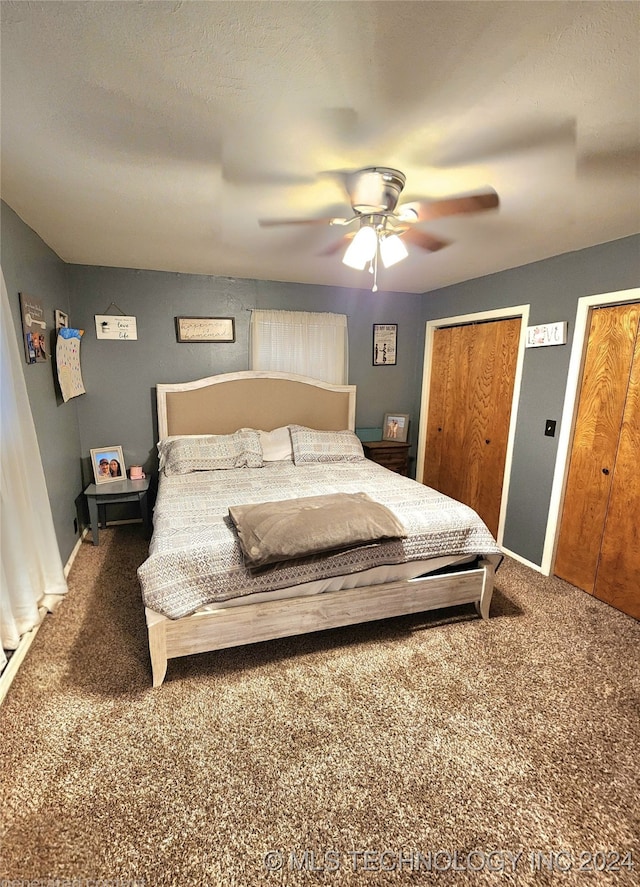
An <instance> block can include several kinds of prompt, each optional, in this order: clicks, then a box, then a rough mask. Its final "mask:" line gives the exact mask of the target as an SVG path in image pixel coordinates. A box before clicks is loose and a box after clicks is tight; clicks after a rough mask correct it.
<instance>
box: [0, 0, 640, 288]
mask: <svg viewBox="0 0 640 887" xmlns="http://www.w3.org/2000/svg"><path fill="white" fill-rule="evenodd" d="M1 8H2V31H1V40H2V43H1V75H2V80H1V87H2V105H1V137H2V197H3V199H4V200H6V202H7V203H8V204H9V205H10V206H11V207H12V208H13V209H14V210H15V211H16V212H17V213H18V214H19V215H20V217H21V218H22V219H24V221H25V222H26V223H27V224H28V225H30V226H31V227H32V228H33V229H34V230H35V231H36V232H37V233H38V234H39V235H40V236H41V237H42V238H43V240H45V241H46V243H48V244H49V245H50V246H51V247H52V248H53V249H54V250H55V251H56V253H57V254H58V255H59V256H60V257H61V258H63V259H64V260H65V261H67V262H73V263H86V264H95V265H108V266H121V267H130V268H144V269H156V270H166V271H182V272H191V273H197V274H213V275H219V276H225V277H226V276H229V277H245V278H256V279H268V280H283V281H298V282H312V283H322V284H327V285H340V286H353V287H368V286H369V285H370V280H369V277H368V274H367V271H363V272H359V271H354V270H353V269H350V268H347V267H345V266H344V265H343V264H342V262H341V254H340V253H336V254H334V255H332V256H329V257H326V256H320V255H319V253H321V252H322V251H323V250H324V249H326V248H327V247H330V246H331V244H333V243H334V242H335V241H336V239H337V238H338V237H339V236H341V233H343V232H341V231H340V229H336V228H335V227H333V228H332V227H329V226H328V225H327V226H324V225H311V226H299V227H290V226H287V227H277V228H262V227H260V226H259V225H258V219H260V218H280V217H285V218H288V217H292V216H293V217H303V218H314V217H320V216H327V215H341V216H344V215H347V214H349V206H348V202H347V201H346V195H345V191H344V189H343V186H342V184H341V179H340V177H339V176H336V175H332V174H331V173H332V171H336V170H346V169H357V168H360V167H364V166H390V167H395V168H397V169H400V170H402V171H403V172H404V173H405V174H406V176H407V185H406V188H405V191H404V193H403V195H402V200H405V199H406V200H410V199H411V198H416V197H428V198H438V197H442V196H448V195H457V194H462V193H467V192H470V191H476V190H479V189H482V188H484V187H486V186H489V185H490V186H493V187H494V188H495V189H496V190H497V192H498V194H499V195H500V199H501V205H500V208H499V209H498V210H492V211H489V212H485V213H480V214H475V215H468V216H454V217H451V218H443V219H437V220H435V221H432V222H430V223H428V224H427V223H421V227H423V228H424V230H427V231H429V232H430V233H433V234H436V235H438V236H441V237H443V238H444V239H447V240H451V241H452V244H451V245H450V246H448V247H447V248H446V249H443V250H441V251H440V252H437V253H427V252H424V251H421V250H419V249H417V248H415V247H410V256H409V258H408V259H407V260H406V261H405V262H402V263H401V264H399V265H397V266H395V267H393V268H391V269H388V270H385V271H382V272H381V275H380V280H379V284H380V288H381V289H388V290H396V291H408V292H425V291H427V290H430V289H434V288H436V287H439V286H443V285H446V284H450V283H454V282H457V281H460V280H465V279H470V278H473V277H478V276H481V275H485V274H489V273H491V272H494V271H500V270H503V269H505V268H509V267H514V266H517V265H522V264H525V263H528V262H532V261H536V260H538V259H542V258H545V257H548V256H550V255H555V254H558V253H563V252H568V251H571V250H575V249H580V248H582V247H586V246H590V245H593V244H596V243H603V242H606V241H609V240H615V239H616V238H619V237H624V236H626V235H629V234H633V233H636V232H638V231H640V152H639V146H640V5H639V4H638V3H636V2H612V3H598V2H586V3H582V2H543V3H538V2H534V0H531V2H526V3H522V2H511V3H501V2H401V0H395V2H367V0H363V2H349V0H344V2H255V3H254V2H185V3H179V2H124V3H122V2H100V0H97V2H44V3H31V2H10V0H3V2H2V4H1ZM401 202H402V201H401Z"/></svg>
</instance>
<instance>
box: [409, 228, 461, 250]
mask: <svg viewBox="0 0 640 887" xmlns="http://www.w3.org/2000/svg"><path fill="white" fill-rule="evenodd" d="M402 237H403V239H404V240H406V241H407V242H408V243H412V244H413V245H414V246H419V247H420V249H426V250H427V252H430V253H435V252H437V251H438V250H439V249H444V247H445V246H449V244H450V243H451V241H450V240H442V238H441V237H434V235H433V234H429V233H428V232H427V231H420V229H419V228H408V229H407V230H406V231H405V232H404V234H403V235H402Z"/></svg>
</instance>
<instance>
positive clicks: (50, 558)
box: [0, 269, 67, 672]
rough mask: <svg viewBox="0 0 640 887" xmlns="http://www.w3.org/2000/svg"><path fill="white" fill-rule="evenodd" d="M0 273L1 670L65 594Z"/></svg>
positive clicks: (33, 432) (30, 417)
mask: <svg viewBox="0 0 640 887" xmlns="http://www.w3.org/2000/svg"><path fill="white" fill-rule="evenodd" d="M0 277H1V278H2V315H1V320H2V323H1V325H0V326H1V332H2V338H1V340H0V385H1V387H0V438H1V444H0V539H1V552H2V571H1V576H0V639H1V640H2V645H1V646H0V672H1V671H2V669H3V668H4V666H5V665H6V656H5V655H4V652H3V650H15V649H16V647H17V646H18V643H19V641H20V637H21V636H22V635H23V634H24V633H25V632H27V631H30V630H31V629H32V628H34V627H35V626H36V625H37V624H38V623H39V622H40V619H41V617H40V613H39V608H40V607H47V606H48V602H47V600H46V596H48V595H59V594H64V593H65V592H66V590H67V583H66V580H65V578H64V570H63V566H62V560H61V558H60V551H59V549H58V543H57V540H56V535H55V530H54V526H53V517H52V515H51V507H50V505H49V499H48V497H47V486H46V482H45V476H44V469H43V467H42V461H41V459H40V450H39V449H38V441H37V438H36V430H35V426H34V424H33V416H32V415H31V408H30V406H29V398H28V395H27V386H26V383H25V379H24V375H23V370H22V359H21V356H20V349H19V347H18V343H17V341H16V335H15V327H14V324H13V318H12V316H11V309H10V307H9V298H8V295H7V288H6V286H5V282H4V275H2V271H1V269H0Z"/></svg>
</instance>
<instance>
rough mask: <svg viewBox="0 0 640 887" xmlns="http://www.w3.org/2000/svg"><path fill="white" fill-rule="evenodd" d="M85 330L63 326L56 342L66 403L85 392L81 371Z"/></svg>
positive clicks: (59, 375)
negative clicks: (81, 352)
mask: <svg viewBox="0 0 640 887" xmlns="http://www.w3.org/2000/svg"><path fill="white" fill-rule="evenodd" d="M83 334H84V330H76V329H72V328H71V327H61V328H60V329H59V330H58V340H57V342H56V364H57V367H58V381H59V383H60V391H61V392H62V399H63V400H64V402H65V403H66V402H67V401H68V400H70V399H71V398H72V397H77V396H78V395H79V394H84V393H85V388H84V383H83V381H82V373H81V372H80V339H81V338H82V336H83Z"/></svg>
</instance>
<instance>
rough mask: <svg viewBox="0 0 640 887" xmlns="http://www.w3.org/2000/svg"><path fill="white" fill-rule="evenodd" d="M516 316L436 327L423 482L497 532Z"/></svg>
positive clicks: (517, 336) (514, 361) (515, 348)
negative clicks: (456, 501)
mask: <svg viewBox="0 0 640 887" xmlns="http://www.w3.org/2000/svg"><path fill="white" fill-rule="evenodd" d="M520 323H521V320H520V318H519V317H516V318H510V319H508V320H497V321H486V322H483V323H473V324H466V325H462V326H454V327H442V328H440V329H437V330H435V332H434V337H433V356H432V363H431V382H430V388H429V411H428V417H427V435H426V446H425V460H424V469H423V474H422V479H423V482H424V483H425V484H426V485H427V486H429V487H433V488H434V489H436V490H439V491H440V492H441V493H445V494H446V495H447V496H451V497H452V498H453V499H457V500H458V501H459V502H464V504H465V505H470V506H471V508H473V509H474V510H475V511H477V513H478V514H479V515H480V517H481V518H482V520H483V521H484V522H485V523H486V525H487V527H488V528H489V529H490V530H491V532H492V533H493V534H494V536H496V535H497V533H498V522H499V519H500V504H501V501H502V484H503V480H504V468H505V460H506V453H507V441H508V436H509V424H510V418H511V402H512V399H513V386H514V382H515V372H516V364H517V359H518V344H519V340H520Z"/></svg>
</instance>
